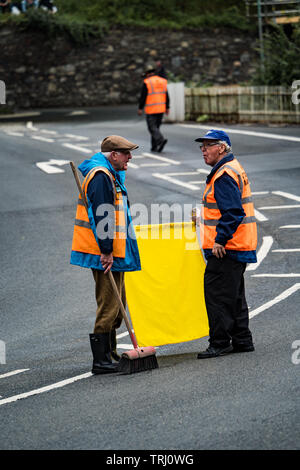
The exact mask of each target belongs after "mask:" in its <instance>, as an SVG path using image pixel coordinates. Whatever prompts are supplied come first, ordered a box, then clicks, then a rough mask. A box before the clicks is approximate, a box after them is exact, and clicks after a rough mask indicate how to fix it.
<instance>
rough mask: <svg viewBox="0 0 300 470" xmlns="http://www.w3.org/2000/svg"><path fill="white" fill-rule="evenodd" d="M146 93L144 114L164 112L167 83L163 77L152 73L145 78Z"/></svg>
mask: <svg viewBox="0 0 300 470" xmlns="http://www.w3.org/2000/svg"><path fill="white" fill-rule="evenodd" d="M144 83H145V84H146V86H147V90H148V94H147V98H146V103H145V113H146V114H159V113H165V112H166V109H167V107H166V103H167V83H168V81H167V80H166V79H165V78H162V77H159V76H158V75H153V76H152V77H149V78H145V80H144Z"/></svg>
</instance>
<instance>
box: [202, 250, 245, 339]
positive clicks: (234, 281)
mask: <svg viewBox="0 0 300 470" xmlns="http://www.w3.org/2000/svg"><path fill="white" fill-rule="evenodd" d="M245 269H246V263H241V262H239V261H236V260H234V259H232V258H230V257H228V256H224V257H223V258H216V257H215V256H211V257H210V258H209V259H208V262H207V266H206V270H205V274H204V295H205V303H206V310H207V316H208V322H209V343H210V346H213V347H215V348H223V347H227V346H229V345H230V341H232V345H233V346H252V344H253V343H252V335H251V332H250V330H249V326H248V325H249V313H248V306H247V302H246V297H245V285H244V272H245Z"/></svg>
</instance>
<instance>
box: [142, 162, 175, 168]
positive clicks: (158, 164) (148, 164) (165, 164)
mask: <svg viewBox="0 0 300 470" xmlns="http://www.w3.org/2000/svg"><path fill="white" fill-rule="evenodd" d="M169 165H170V163H163V162H161V163H141V164H140V167H142V166H147V167H148V166H155V167H157V166H169Z"/></svg>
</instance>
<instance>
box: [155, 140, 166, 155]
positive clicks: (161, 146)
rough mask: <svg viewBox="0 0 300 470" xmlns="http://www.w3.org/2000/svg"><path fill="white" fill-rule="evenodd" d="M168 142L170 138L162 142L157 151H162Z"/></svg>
mask: <svg viewBox="0 0 300 470" xmlns="http://www.w3.org/2000/svg"><path fill="white" fill-rule="evenodd" d="M167 142H168V139H165V140H164V141H163V142H162V144H160V146H159V147H158V149H157V151H158V152H162V150H163V148H164V146H165V145H166V143H167Z"/></svg>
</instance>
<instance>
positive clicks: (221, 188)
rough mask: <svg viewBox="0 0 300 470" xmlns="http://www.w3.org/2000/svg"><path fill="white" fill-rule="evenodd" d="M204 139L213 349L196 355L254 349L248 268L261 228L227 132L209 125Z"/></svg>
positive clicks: (203, 228) (204, 233) (203, 221)
mask: <svg viewBox="0 0 300 470" xmlns="http://www.w3.org/2000/svg"><path fill="white" fill-rule="evenodd" d="M195 141H196V142H200V148H201V151H202V155H203V159H204V162H205V163H206V164H207V165H209V166H211V167H212V170H211V172H210V174H209V175H208V177H207V180H206V188H205V190H204V193H203V199H202V207H201V217H196V216H193V220H194V221H196V222H198V221H199V219H200V235H201V242H202V248H203V250H204V254H205V257H206V259H207V265H206V270H205V274H204V293H205V303H206V309H207V315H208V321H209V347H208V348H207V349H206V351H202V352H200V353H199V354H198V356H197V357H198V359H206V358H210V357H217V356H221V355H224V354H228V353H231V352H248V351H254V346H253V341H252V334H251V331H250V330H249V315H248V306H247V302H246V297H245V287H244V272H245V269H246V264H247V263H255V262H256V261H257V259H256V246H257V227H256V221H255V216H254V206H253V202H252V197H251V189H250V184H249V181H248V177H247V175H246V172H245V170H244V169H243V167H242V166H241V164H240V163H239V162H238V160H237V159H236V158H235V157H234V155H233V153H232V151H231V142H230V138H229V136H228V134H226V132H224V131H222V130H217V129H211V130H209V131H208V132H207V133H206V134H205V135H204V136H203V137H199V138H198V139H196V140H195Z"/></svg>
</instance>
